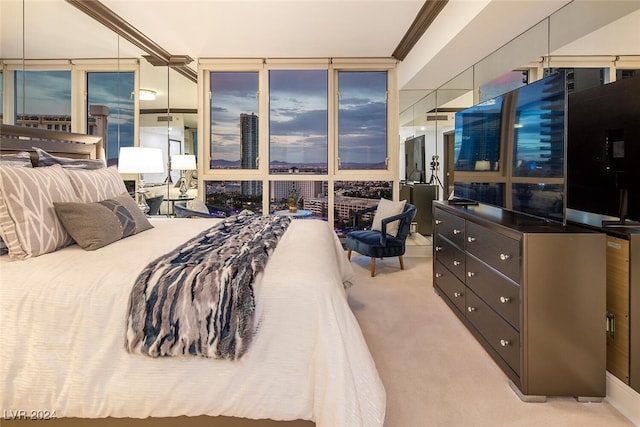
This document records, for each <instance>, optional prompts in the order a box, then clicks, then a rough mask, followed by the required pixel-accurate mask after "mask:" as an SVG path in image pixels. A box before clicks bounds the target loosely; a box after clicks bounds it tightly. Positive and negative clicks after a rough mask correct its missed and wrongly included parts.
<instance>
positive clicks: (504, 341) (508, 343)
mask: <svg viewBox="0 0 640 427" xmlns="http://www.w3.org/2000/svg"><path fill="white" fill-rule="evenodd" d="M500 345H501V346H503V347H507V346H509V345H511V341H509V340H500Z"/></svg>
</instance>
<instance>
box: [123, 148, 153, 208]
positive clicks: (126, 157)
mask: <svg viewBox="0 0 640 427" xmlns="http://www.w3.org/2000/svg"><path fill="white" fill-rule="evenodd" d="M118 172H120V173H137V174H138V176H139V179H138V189H137V190H136V193H138V206H139V207H140V210H141V211H142V212H144V213H145V214H146V213H147V212H149V205H148V204H147V199H146V197H145V195H144V193H146V192H147V190H146V189H145V187H144V178H143V176H142V174H143V173H162V172H164V162H163V160H162V150H161V149H160V148H148V147H122V148H120V155H119V157H118Z"/></svg>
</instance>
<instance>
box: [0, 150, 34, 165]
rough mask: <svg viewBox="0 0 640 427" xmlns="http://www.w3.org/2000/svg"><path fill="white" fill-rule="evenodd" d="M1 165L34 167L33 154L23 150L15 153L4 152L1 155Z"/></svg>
mask: <svg viewBox="0 0 640 427" xmlns="http://www.w3.org/2000/svg"><path fill="white" fill-rule="evenodd" d="M0 165H5V166H21V167H23V168H30V167H33V165H32V164H31V154H29V153H28V152H26V151H21V152H19V153H14V154H3V155H1V156H0Z"/></svg>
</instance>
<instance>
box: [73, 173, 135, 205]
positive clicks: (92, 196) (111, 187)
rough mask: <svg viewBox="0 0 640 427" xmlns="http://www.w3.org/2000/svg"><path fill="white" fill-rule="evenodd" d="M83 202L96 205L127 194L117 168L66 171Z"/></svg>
mask: <svg viewBox="0 0 640 427" xmlns="http://www.w3.org/2000/svg"><path fill="white" fill-rule="evenodd" d="M65 172H66V174H67V176H68V177H69V180H70V181H71V185H72V186H73V189H74V190H75V191H76V194H77V195H78V198H79V199H80V201H81V202H85V203H94V202H99V201H101V200H106V199H110V198H112V197H116V196H119V195H121V194H122V193H126V192H127V187H126V186H125V185H124V181H123V180H122V178H121V177H120V174H119V173H118V168H117V167H116V166H110V167H108V168H103V169H96V170H83V169H65Z"/></svg>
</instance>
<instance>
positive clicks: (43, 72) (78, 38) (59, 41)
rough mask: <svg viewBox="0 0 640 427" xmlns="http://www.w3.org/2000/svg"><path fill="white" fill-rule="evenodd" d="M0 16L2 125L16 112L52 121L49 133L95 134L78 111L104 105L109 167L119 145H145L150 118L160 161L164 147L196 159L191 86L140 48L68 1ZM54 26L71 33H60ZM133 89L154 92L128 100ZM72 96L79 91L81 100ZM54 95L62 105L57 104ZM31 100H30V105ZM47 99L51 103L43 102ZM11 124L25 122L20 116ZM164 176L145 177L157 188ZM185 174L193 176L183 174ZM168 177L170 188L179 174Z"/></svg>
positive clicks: (24, 2) (20, 6)
mask: <svg viewBox="0 0 640 427" xmlns="http://www.w3.org/2000/svg"><path fill="white" fill-rule="evenodd" d="M61 11H62V12H61ZM0 12H1V13H0V23H1V24H2V25H0V35H1V36H2V37H0V52H2V58H0V61H2V73H1V76H2V77H1V78H2V83H3V89H4V90H3V91H2V92H0V96H2V103H1V104H2V107H1V108H0V114H1V116H0V118H2V121H3V122H4V123H15V121H16V120H15V118H16V114H23V115H24V116H25V117H27V116H29V117H31V116H38V117H40V119H39V120H40V122H42V120H41V117H42V116H49V117H54V116H55V118H56V122H55V124H53V123H48V124H49V125H51V126H52V127H51V129H52V130H55V129H53V126H57V129H58V130H66V131H73V132H79V133H85V132H87V133H92V134H95V132H94V131H95V128H96V117H95V116H94V117H91V116H90V115H89V114H88V113H87V111H85V109H87V110H88V109H89V108H90V105H105V106H107V107H108V108H109V118H108V132H107V134H108V137H107V143H108V145H107V147H106V148H107V152H106V157H107V159H108V161H109V164H115V163H116V162H117V155H118V151H119V147H120V146H132V145H134V144H135V145H137V144H138V143H141V145H147V144H146V142H145V139H146V138H147V137H146V131H147V129H146V128H147V127H148V126H146V125H147V120H150V118H149V116H150V115H154V114H155V116H154V117H153V118H152V119H151V120H155V124H158V123H161V124H162V125H163V127H164V129H163V130H162V131H161V132H162V133H163V135H164V140H165V143H164V144H163V150H164V151H165V152H166V153H167V154H166V158H165V160H166V161H167V164H168V157H169V154H168V153H169V151H170V150H173V151H174V152H177V153H182V154H194V155H195V154H197V153H196V150H197V84H196V83H195V82H193V81H192V80H190V79H188V78H186V77H184V76H183V75H182V74H180V73H178V72H176V71H175V70H173V69H170V68H169V67H167V66H159V67H154V66H152V65H151V64H149V62H148V61H147V60H145V59H144V58H143V54H144V52H142V51H141V49H139V48H138V47H136V46H134V45H133V44H131V43H130V42H128V41H127V40H125V39H123V38H122V37H120V36H118V35H117V34H116V33H114V32H113V31H112V30H110V29H108V28H107V27H105V26H104V25H102V24H101V23H99V22H98V21H96V20H94V19H93V18H91V17H89V16H88V15H86V14H85V13H83V12H82V11H81V10H79V9H77V8H76V7H74V6H73V5H72V4H70V3H67V2H63V1H51V2H38V1H33V0H20V1H12V2H1V3H0ZM48 16H55V17H56V23H57V25H55V26H52V25H45V26H43V25H41V23H42V22H43V21H46V19H47V17H48ZM60 28H73V29H74V30H73V31H72V32H71V31H61V30H60ZM7 58H11V59H7ZM95 58H103V59H95ZM14 72H17V73H14ZM108 74H110V75H108ZM14 76H15V78H14ZM14 80H17V81H16V82H14ZM52 82H54V83H52ZM15 83H17V86H16V84H15ZM54 88H55V89H56V93H55V94H53V93H52V90H53V89H54ZM59 88H64V93H63V94H62V95H60V93H59V92H58V91H57V90H58V89H59ZM140 88H142V89H152V90H154V91H155V92H156V95H157V96H156V99H155V101H140V100H139V99H138V98H137V96H135V95H136V94H137V93H138V90H139V89H140ZM46 90H48V92H47V91H46ZM14 92H15V93H14ZM78 93H85V94H86V96H87V102H86V103H84V102H82V97H79V96H77V94H78ZM34 95H36V98H34ZM61 97H62V98H63V101H64V102H60V98H61ZM32 98H34V99H37V101H36V102H35V103H33V102H31V99H32ZM14 99H16V100H17V102H16V104H15V105H14V103H13V100H14ZM51 99H56V102H50V101H49V100H51ZM25 101H26V102H25ZM36 106H37V108H36ZM36 110H37V111H36ZM139 113H141V114H139ZM169 113H170V114H169ZM162 115H164V116H165V117H167V116H169V115H171V116H172V118H173V120H174V121H173V124H174V126H170V124H169V122H167V121H164V122H157V120H158V117H159V116H162ZM18 122H20V123H17V124H25V122H24V120H22V119H21V118H18ZM29 125H35V123H29ZM41 125H42V126H45V127H46V126H47V124H42V123H41ZM154 127H156V126H154ZM169 127H171V132H172V134H171V135H170V134H169ZM173 133H176V135H173ZM166 172H167V173H166V174H160V175H161V176H158V177H151V180H152V181H153V182H156V181H159V182H160V183H164V182H165V179H166V178H167V177H168V176H169V172H168V169H167V171H166ZM191 175H195V176H196V177H197V174H194V172H193V171H189V176H191ZM171 176H172V180H173V182H174V183H175V182H176V180H177V179H179V177H180V171H172V172H171ZM125 178H129V177H125ZM130 178H131V179H133V177H130ZM150 182H151V181H150ZM191 183H192V184H193V186H194V188H193V189H192V190H193V191H192V192H194V193H195V194H196V195H197V189H196V188H195V184H196V183H197V180H196V179H192V180H191ZM164 192H167V193H168V191H167V190H165V191H164Z"/></svg>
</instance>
